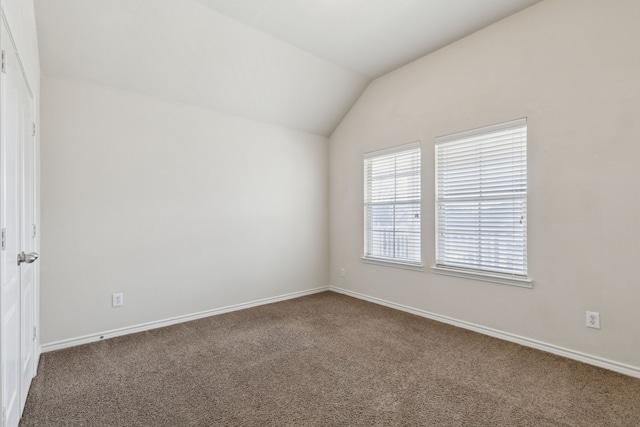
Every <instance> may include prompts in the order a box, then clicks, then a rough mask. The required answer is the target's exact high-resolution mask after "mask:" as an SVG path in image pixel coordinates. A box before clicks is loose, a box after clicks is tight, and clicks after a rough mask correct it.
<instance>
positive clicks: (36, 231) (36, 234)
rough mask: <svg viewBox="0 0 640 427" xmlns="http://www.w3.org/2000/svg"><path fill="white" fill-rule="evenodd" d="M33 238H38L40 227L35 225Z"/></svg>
mask: <svg viewBox="0 0 640 427" xmlns="http://www.w3.org/2000/svg"><path fill="white" fill-rule="evenodd" d="M31 237H33V238H34V239H35V238H36V237H38V226H37V225H35V224H33V233H31Z"/></svg>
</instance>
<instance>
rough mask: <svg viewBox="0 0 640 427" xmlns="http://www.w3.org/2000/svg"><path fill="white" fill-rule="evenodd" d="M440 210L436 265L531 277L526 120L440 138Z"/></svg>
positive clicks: (438, 213) (437, 198) (438, 153)
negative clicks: (529, 270) (528, 265)
mask: <svg viewBox="0 0 640 427" xmlns="http://www.w3.org/2000/svg"><path fill="white" fill-rule="evenodd" d="M436 209H437V212H436V222H437V223H436V234H437V236H436V267H438V266H441V267H453V268H459V269H465V270H471V271H478V272H482V273H497V274H502V275H512V276H520V277H526V276H527V225H526V219H527V122H526V119H520V120H515V121H512V122H508V123H502V124H499V125H494V126H489V127H485V128H481V129H476V130H472V131H469V132H463V133H458V134H455V135H449V136H444V137H440V138H436Z"/></svg>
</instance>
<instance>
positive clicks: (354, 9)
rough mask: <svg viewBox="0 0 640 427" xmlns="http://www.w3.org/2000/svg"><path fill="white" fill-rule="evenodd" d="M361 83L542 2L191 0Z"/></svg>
mask: <svg viewBox="0 0 640 427" xmlns="http://www.w3.org/2000/svg"><path fill="white" fill-rule="evenodd" d="M196 1H199V2H200V3H202V4H204V5H207V6H209V7H212V8H213V9H215V10H217V11H219V12H222V13H224V14H225V15H227V16H230V17H232V18H234V19H237V20H238V21H240V22H243V23H245V24H247V25H250V26H252V27H254V28H257V29H259V30H261V31H264V32H266V33H269V34H273V35H274V36H276V37H278V38H279V39H281V40H284V41H286V42H287V43H291V44H292V45H294V46H298V47H300V48H302V49H304V50H307V51H309V52H311V53H313V54H315V55H318V56H319V57H321V58H325V59H327V60H329V61H331V62H333V63H335V64H338V65H341V66H343V67H345V68H347V69H350V70H354V71H357V72H358V73H360V74H363V75H365V76H367V77H379V76H380V75H382V74H385V73H387V72H389V71H392V70H394V69H396V68H398V67H401V66H402V65H405V64H408V63H409V62H411V61H413V60H415V59H418V58H420V57H422V56H424V55H426V54H428V53H430V52H433V51H435V50H437V49H439V48H441V47H443V46H445V45H447V44H449V43H451V42H454V41H456V40H459V39H461V38H463V37H465V36H467V35H469V34H471V33H473V32H475V31H477V30H479V29H481V28H484V27H486V26H488V25H490V24H493V23H495V22H497V21H499V20H501V19H503V18H505V17H507V16H509V15H512V14H513V13H515V12H518V11H520V10H522V9H525V8H527V7H529V6H531V5H533V4H534V3H538V2H539V1H540V0H196Z"/></svg>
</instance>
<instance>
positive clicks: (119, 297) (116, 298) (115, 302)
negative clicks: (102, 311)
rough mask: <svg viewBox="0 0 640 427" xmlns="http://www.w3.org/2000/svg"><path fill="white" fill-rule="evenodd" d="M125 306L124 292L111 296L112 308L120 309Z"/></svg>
mask: <svg viewBox="0 0 640 427" xmlns="http://www.w3.org/2000/svg"><path fill="white" fill-rule="evenodd" d="M122 305H124V294H123V293H122V292H120V293H117V294H113V295H111V306H112V307H120V306H122Z"/></svg>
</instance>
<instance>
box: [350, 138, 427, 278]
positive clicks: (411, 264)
mask: <svg viewBox="0 0 640 427" xmlns="http://www.w3.org/2000/svg"><path fill="white" fill-rule="evenodd" d="M415 150H418V159H419V160H418V167H417V174H418V187H419V188H418V191H417V195H418V199H417V200H415V199H414V201H416V202H417V205H418V215H419V218H418V227H417V228H418V245H417V248H418V251H419V260H418V261H411V260H410V259H407V258H400V257H385V256H381V255H372V254H370V253H369V247H370V246H369V243H370V242H369V239H370V238H371V234H372V232H371V233H370V229H369V228H370V222H369V216H368V208H369V207H370V206H371V205H370V203H371V202H370V200H369V194H370V192H371V191H372V189H371V188H370V187H369V184H370V183H372V181H370V180H369V179H368V161H370V160H371V159H376V158H381V157H387V156H391V155H398V156H400V155H402V154H403V153H407V152H409V151H415ZM362 165H363V172H364V174H363V178H364V182H363V189H364V192H363V195H364V200H363V204H362V206H363V213H364V216H363V220H364V224H363V225H364V227H363V230H364V239H363V243H364V246H363V255H362V257H361V260H362V262H363V263H365V264H376V265H382V266H387V267H395V268H402V269H407V270H416V271H424V264H423V262H422V257H423V251H422V143H421V141H414V142H411V143H408V144H402V145H398V146H394V147H390V148H386V149H383V150H377V151H372V152H368V153H365V154H364V156H363V163H362ZM396 172H397V170H394V176H395V174H396ZM397 187H398V186H397V185H394V193H395V192H396V190H397ZM391 204H392V205H393V206H397V205H402V204H404V205H407V204H411V202H410V201H407V200H405V201H403V202H399V203H391ZM393 232H394V233H395V232H396V228H395V225H394V231H393ZM395 244H396V243H395V240H394V247H395Z"/></svg>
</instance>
